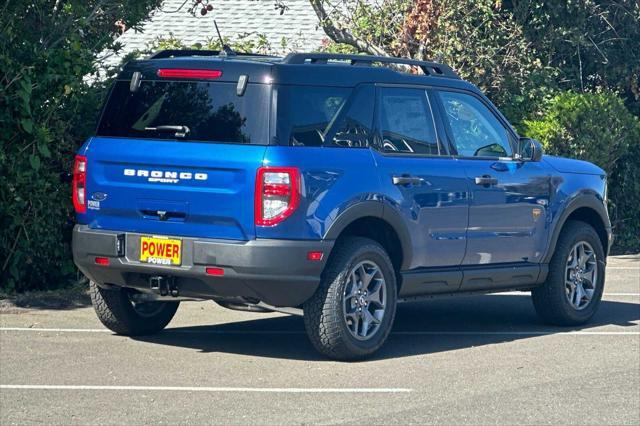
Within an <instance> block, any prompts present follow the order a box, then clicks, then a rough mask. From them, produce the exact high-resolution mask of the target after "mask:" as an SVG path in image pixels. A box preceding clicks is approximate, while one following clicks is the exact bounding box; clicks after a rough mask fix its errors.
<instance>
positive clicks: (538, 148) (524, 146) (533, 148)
mask: <svg viewBox="0 0 640 426" xmlns="http://www.w3.org/2000/svg"><path fill="white" fill-rule="evenodd" d="M543 154H544V148H542V144H541V143H540V141H538V140H536V139H531V138H520V159H521V160H522V161H540V160H542V155H543Z"/></svg>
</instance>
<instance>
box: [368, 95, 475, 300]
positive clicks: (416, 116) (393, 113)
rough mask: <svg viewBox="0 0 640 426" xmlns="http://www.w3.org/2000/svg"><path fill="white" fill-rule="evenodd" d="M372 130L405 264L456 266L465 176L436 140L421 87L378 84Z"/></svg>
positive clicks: (461, 248)
mask: <svg viewBox="0 0 640 426" xmlns="http://www.w3.org/2000/svg"><path fill="white" fill-rule="evenodd" d="M377 135H378V136H377V138H378V141H377V143H375V144H374V145H375V147H376V151H374V152H375V154H374V158H375V160H376V163H377V164H378V168H379V173H380V181H381V185H382V186H383V191H384V193H385V194H392V198H393V199H392V200H391V201H392V202H391V203H390V204H391V205H392V206H394V208H396V209H398V211H399V212H400V214H401V215H402V216H403V218H404V220H405V222H406V223H407V225H408V227H409V231H410V234H411V238H412V243H413V264H412V265H411V269H417V268H426V267H438V266H457V265H459V264H460V262H462V259H463V257H464V253H465V244H466V240H465V233H466V227H467V214H468V204H469V199H468V189H467V182H466V176H465V172H464V168H463V167H462V166H461V165H460V164H458V162H457V161H456V160H455V159H453V158H452V157H450V156H449V155H448V152H447V151H446V149H445V148H444V146H442V144H441V143H439V137H438V136H439V132H438V130H437V128H436V123H435V121H434V118H433V115H432V108H431V102H430V99H429V96H428V93H427V91H426V90H425V89H424V88H419V87H394V86H387V87H378V101H377ZM441 290H442V291H453V290H456V288H449V286H444V287H443V288H442V289H441ZM432 291H433V290H432Z"/></svg>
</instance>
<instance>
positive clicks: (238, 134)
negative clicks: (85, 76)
mask: <svg viewBox="0 0 640 426" xmlns="http://www.w3.org/2000/svg"><path fill="white" fill-rule="evenodd" d="M129 85H130V82H129V81H117V82H116V83H115V85H114V87H113V89H112V92H111V95H110V97H109V100H108V102H107V105H106V107H105V109H104V112H103V115H102V118H101V120H100V123H99V125H98V130H97V134H98V136H110V137H124V138H151V139H167V140H175V141H181V140H186V141H199V142H223V143H243V144H259V145H266V144H268V142H269V113H270V108H269V105H270V93H271V89H270V86H268V85H261V84H248V85H247V88H246V91H245V93H244V95H243V96H238V95H237V94H236V84H235V83H224V82H195V81H194V82H184V81H143V82H142V83H141V85H140V87H139V88H138V89H137V90H136V91H135V92H132V91H131V90H130V88H129ZM179 126H183V127H185V128H186V129H188V131H186V132H181V131H175V130H172V128H171V127H179Z"/></svg>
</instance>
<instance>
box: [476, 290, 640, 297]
mask: <svg viewBox="0 0 640 426" xmlns="http://www.w3.org/2000/svg"><path fill="white" fill-rule="evenodd" d="M480 296H482V295H480ZM484 296H530V294H529V292H528V291H501V292H498V293H487V294H484ZM602 296H603V297H607V296H640V293H604V294H603V295H602Z"/></svg>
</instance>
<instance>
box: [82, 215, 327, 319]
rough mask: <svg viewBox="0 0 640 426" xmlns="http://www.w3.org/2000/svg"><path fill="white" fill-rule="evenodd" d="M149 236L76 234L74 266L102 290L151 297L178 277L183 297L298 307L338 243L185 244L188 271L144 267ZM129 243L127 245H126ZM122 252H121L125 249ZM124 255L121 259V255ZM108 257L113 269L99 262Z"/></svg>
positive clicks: (197, 241)
mask: <svg viewBox="0 0 640 426" xmlns="http://www.w3.org/2000/svg"><path fill="white" fill-rule="evenodd" d="M143 235H147V234H138V233H132V232H117V231H105V230H97V229H89V228H88V226H86V225H76V226H75V227H74V229H73V260H74V262H75V264H76V265H77V266H78V268H79V269H80V270H81V271H82V272H83V273H84V274H85V275H86V276H87V277H88V278H89V279H91V280H92V281H94V282H96V283H97V284H99V285H116V286H121V287H132V288H137V289H139V290H142V291H151V290H150V287H149V278H150V277H152V276H158V275H161V276H167V277H172V278H173V280H174V282H175V284H176V285H177V287H178V289H179V291H180V295H181V296H186V297H199V298H210V299H233V298H238V297H243V298H252V299H257V300H260V301H263V302H265V303H267V304H270V305H273V306H298V305H300V304H302V303H303V302H304V301H306V300H307V299H308V298H309V297H311V295H313V293H314V292H315V291H316V288H317V287H318V285H319V283H320V274H321V272H322V270H323V268H324V265H325V263H326V260H327V258H328V257H329V253H330V252H331V249H332V248H333V241H295V240H260V239H259V240H251V241H242V242H233V241H229V240H214V239H205V238H190V237H175V238H180V239H181V240H182V265H181V266H159V265H151V264H147V263H141V262H139V261H138V259H139V257H140V237H141V236H143ZM123 242H124V244H122V243H123ZM119 247H120V249H119ZM119 250H120V253H118V251H119ZM309 251H322V252H323V253H324V257H323V259H322V260H321V261H310V260H308V259H307V253H308V252H309ZM96 257H108V258H109V265H108V266H102V265H98V264H96V262H95V258H96ZM207 266H216V267H221V268H223V269H224V276H209V275H207V274H206V273H205V268H206V267H207Z"/></svg>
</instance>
